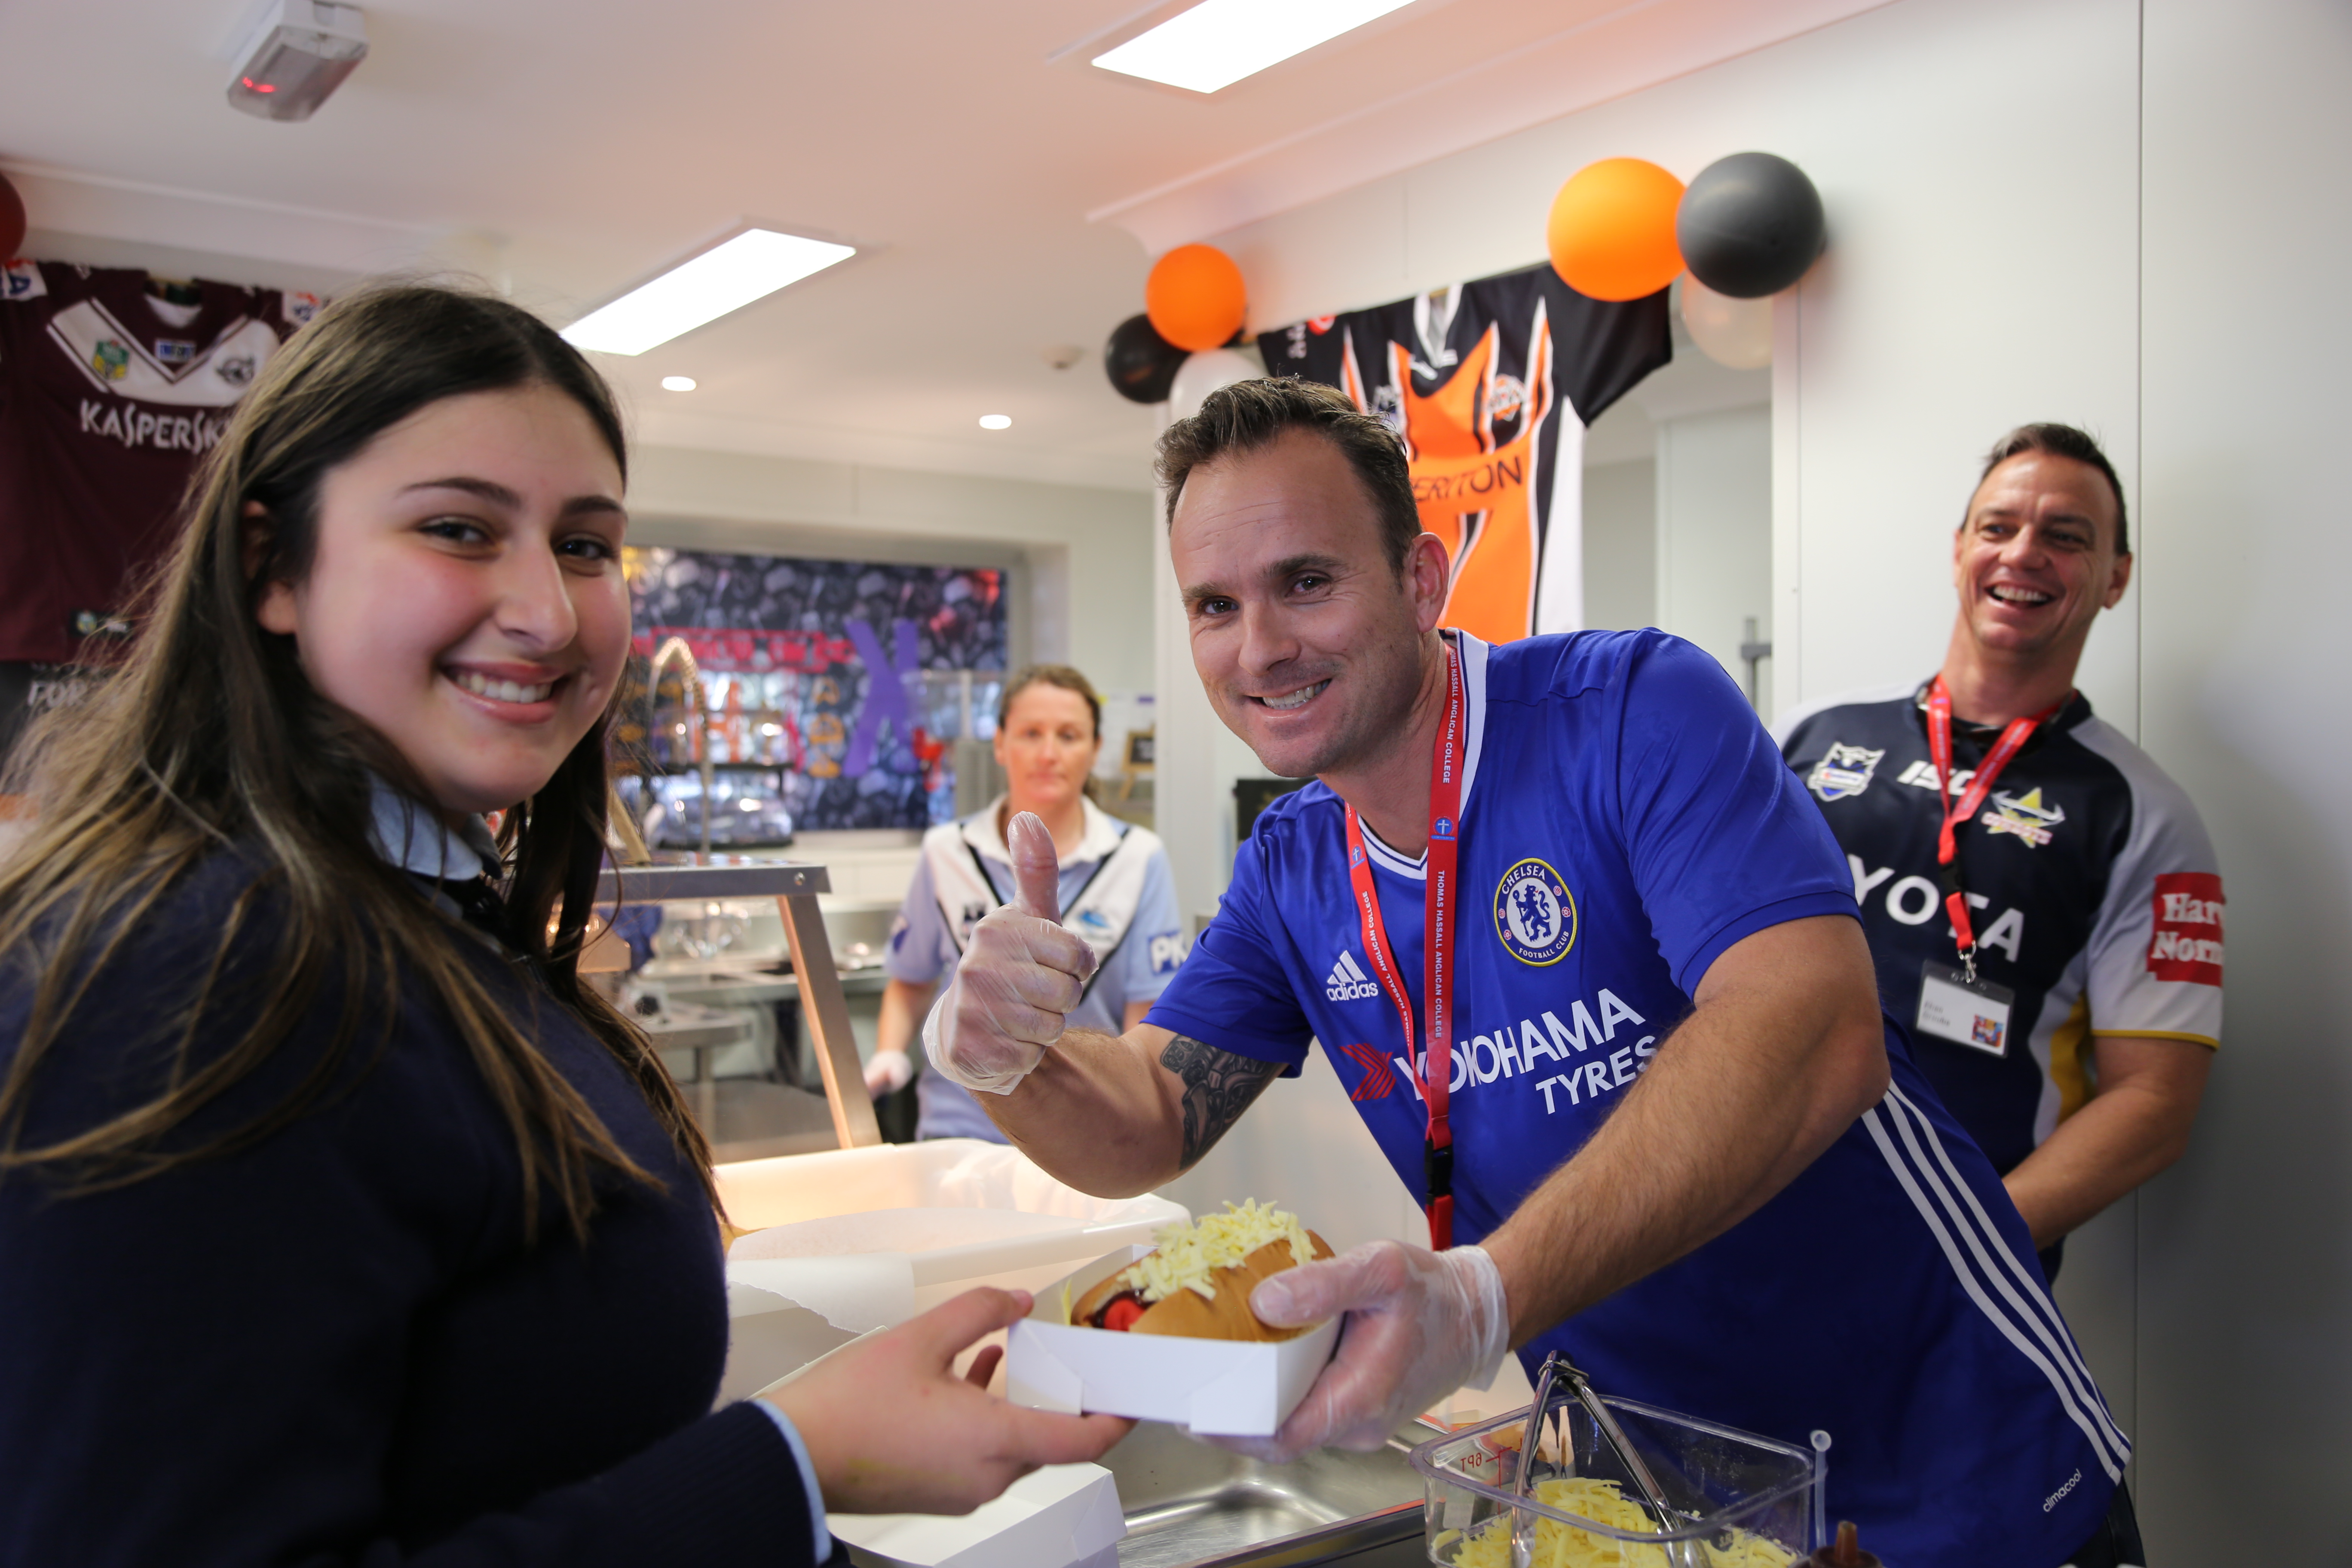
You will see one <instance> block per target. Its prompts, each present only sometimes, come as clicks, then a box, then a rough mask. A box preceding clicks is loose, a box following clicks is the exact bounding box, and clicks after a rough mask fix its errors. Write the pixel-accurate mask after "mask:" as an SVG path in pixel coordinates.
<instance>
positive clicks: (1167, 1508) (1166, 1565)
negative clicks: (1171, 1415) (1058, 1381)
mask: <svg viewBox="0 0 2352 1568" xmlns="http://www.w3.org/2000/svg"><path fill="white" fill-rule="evenodd" d="M1430 1435H1431V1434H1429V1433H1420V1434H1418V1435H1417V1436H1415V1437H1414V1441H1419V1440H1420V1437H1421V1436H1430ZM1411 1449H1412V1443H1410V1442H1407V1441H1405V1440H1404V1439H1403V1438H1402V1437H1392V1438H1391V1439H1390V1440H1389V1447H1386V1448H1383V1449H1381V1450H1380V1451H1379V1452H1378V1453H1371V1454H1352V1453H1349V1452H1346V1451H1345V1450H1342V1449H1338V1448H1327V1449H1325V1450H1323V1451H1322V1452H1320V1453H1316V1454H1309V1455H1307V1457H1306V1458H1303V1459H1299V1460H1297V1461H1296V1462H1295V1463H1292V1464H1287V1465H1269V1464H1266V1463H1265V1462H1263V1461H1261V1460H1257V1459H1252V1458H1244V1457H1243V1456H1242V1455H1239V1454H1234V1453H1229V1452H1227V1451H1226V1450H1225V1449H1223V1448H1213V1447H1209V1446H1208V1445H1207V1444H1205V1443H1196V1442H1194V1441H1193V1440H1192V1438H1190V1437H1187V1436H1184V1435H1183V1434H1182V1433H1181V1432H1179V1431H1177V1430H1176V1428H1174V1427H1172V1426H1164V1425H1160V1424H1159V1423H1156V1422H1146V1423H1144V1424H1143V1425H1142V1426H1138V1427H1137V1428H1136V1429H1135V1430H1134V1431H1132V1432H1130V1433H1129V1434H1128V1435H1127V1436H1125V1437H1123V1438H1121V1439H1120V1440H1119V1442H1118V1445H1117V1446H1116V1447H1113V1448H1112V1449H1111V1451H1110V1452H1109V1453H1108V1454H1107V1455H1105V1456H1104V1457H1103V1459H1102V1463H1103V1464H1104V1465H1106V1466H1108V1468H1109V1469H1110V1471H1111V1473H1112V1474H1113V1475H1115V1476H1117V1477H1118V1497H1119V1505H1120V1507H1122V1508H1123V1509H1124V1510H1126V1512H1127V1531H1128V1533H1127V1539H1126V1540H1124V1541H1122V1542H1119V1547H1118V1561H1119V1568H1180V1565H1181V1568H1209V1565H1211V1564H1214V1565H1215V1568H1276V1564H1282V1565H1290V1564H1305V1563H1348V1564H1349V1565H1350V1568H1391V1565H1394V1568H1404V1565H1406V1564H1416V1565H1417V1564H1422V1563H1424V1562H1425V1561H1426V1559H1425V1557H1424V1554H1423V1550H1422V1510H1421V1500H1422V1485H1421V1478H1420V1477H1419V1476H1418V1475H1417V1474H1415V1473H1414V1471H1413V1468H1412V1465H1411V1464H1409V1463H1408V1462H1407V1461H1406V1459H1405V1455H1406V1454H1407V1453H1408V1452H1410V1451H1411Z"/></svg>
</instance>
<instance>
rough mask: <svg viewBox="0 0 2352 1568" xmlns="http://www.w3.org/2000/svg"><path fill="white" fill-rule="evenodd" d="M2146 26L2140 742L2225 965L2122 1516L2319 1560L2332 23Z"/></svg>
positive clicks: (2334, 350)
mask: <svg viewBox="0 0 2352 1568" xmlns="http://www.w3.org/2000/svg"><path fill="white" fill-rule="evenodd" d="M2146 69H2147V87H2146V100H2145V110H2146V114H2145V122H2144V123H2145V135H2146V142H2145V158H2146V162H2145V165H2144V184H2143V187H2142V188H2143V192H2144V197H2143V200H2144V205H2143V208H2142V217H2143V221H2144V223H2145V225H2146V231H2145V232H2146V240H2145V246H2144V249H2143V251H2142V261H2141V272H2140V278H2141V280H2142V281H2141V286H2142V290H2143V292H2142V298H2141V323H2142V334H2143V335H2142V343H2143V351H2142V352H2143V354H2144V358H2143V361H2142V370H2143V389H2144V395H2145V398H2146V401H2145V404H2144V405H2143V408H2144V424H2143V426H2142V428H2141V441H2140V450H2141V452H2142V454H2143V457H2142V459H2141V486H2142V488H2141V490H2140V515H2139V527H2140V534H2141V539H2142V541H2143V544H2142V547H2141V570H2142V573H2143V576H2142V581H2141V584H2140V588H2139V594H2140V596H2141V597H2140V605H2141V611H2140V613H2141V617H2142V628H2143V633H2144V640H2143V647H2144V648H2145V656H2144V662H2143V667H2142V668H2143V676H2142V681H2141V686H2140V691H2141V730H2142V738H2143V741H2144V742H2145V743H2146V744H2147V746H2148V747H2149V749H2151V750H2152V751H2154V752H2156V754H2157V755H2158V758H2160V759H2161V760H2162V761H2163V762H2164V763H2165V765H2166V766H2167V767H2168V768H2170V769H2171V770H2172V771H2173V773H2174V775H2175V776H2176V777H2178V778H2179V780H2180V782H2181V783H2182V784H2185V785H2186V786H2188V788H2189V791H2190V792H2191V793H2192V794H2193V795H2195V796H2196V797H2197V801H2198V804H2199V805H2200V807H2202V809H2203V811H2204V815H2205V820H2206V823H2207V825H2208V826H2210V828H2211V829H2212V831H2213V837H2214V838H2215V840H2216V842H2217V843H2218V845H2219V847H2220V849H2221V863H2222V868H2223V871H2224V874H2225V876H2226V878H2227V882H2226V886H2227V888H2228V891H2229V896H2230V909H2229V922H2230V923H2229V932H2228V934H2229V938H2230V956H2231V960H2232V963H2231V968H2230V1001H2229V1007H2230V1014H2229V1026H2228V1032H2229V1039H2228V1042H2227V1044H2226V1046H2225V1047H2224V1049H2223V1052H2222V1055H2221V1060H2220V1062H2219V1064H2218V1065H2217V1067H2216V1068H2215V1071H2214V1074H2213V1087H2212V1089H2211V1091H2210V1095H2209V1096H2208V1100H2207V1104H2206V1110H2205V1113H2204V1117H2203V1119H2202V1121H2201V1123H2200V1127H2199V1129H2198V1135H2197V1142H2196V1145H2195V1147H2193V1148H2192V1149H2191V1150H2190V1152H2189V1157H2188V1158H2187V1159H2186V1160H2184V1161H2183V1162H2182V1163H2180V1165H2179V1166H2178V1167H2176V1168H2175V1169H2174V1170H2173V1171H2172V1172H2170V1173H2168V1174H2167V1175H2165V1176H2164V1177H2162V1178H2160V1179H2159V1180H2158V1182H2157V1183H2155V1184H2153V1185H2152V1186H2150V1187H2149V1188H2148V1189H2147V1192H2146V1194H2144V1196H2143V1198H2142V1200H2141V1203H2140V1205H2139V1215H2138V1220H2139V1223H2138V1227H2137V1250H2138V1261H2139V1268H2138V1279H2139V1291H2138V1309H2139V1335H2138V1352H2139V1366H2138V1373H2139V1390H2140V1405H2139V1413H2140V1432H2139V1436H2140V1439H2141V1444H2142V1448H2141V1456H2142V1457H2141V1459H2140V1476H2141V1496H2142V1499H2143V1501H2142V1505H2141V1509H2142V1513H2143V1515H2144V1516H2145V1517H2146V1519H2147V1522H2148V1526H2149V1529H2150V1531H2151V1532H2152V1534H2154V1535H2156V1536H2157V1537H2158V1538H2159V1539H2162V1540H2164V1541H2165V1542H2166V1543H2167V1546H2168V1553H2169V1555H2168V1559H2167V1561H2168V1562H2179V1563H2223V1562H2233V1561H2245V1560H2247V1558H2248V1557H2249V1556H2252V1555H2259V1556H2261V1557H2262V1558H2263V1559H2264V1560H2265V1561H2270V1562H2278V1563H2288V1562H2294V1563H2343V1562H2346V1561H2347V1559H2352V1548H2347V1545H2346V1544H2345V1536H2344V1532H2343V1527H2342V1526H2341V1525H2340V1524H2338V1523H2336V1521H2334V1520H2333V1519H2331V1518H2330V1517H2329V1516H2331V1515H2333V1514H2335V1513H2336V1512H2338V1511H2339V1509H2338V1508H2337V1507H2336V1506H2334V1505H2335V1504H2336V1500H2340V1499H2341V1498H2342V1497H2343V1496H2344V1495H2345V1491H2346V1483H2345V1476H2346V1474H2347V1470H2352V1433H2347V1425H2346V1420H2345V1415H2344V1412H2345V1410H2346V1409H2347V1405H2352V1215H2347V1194H2352V1152H2347V1151H2352V1144H2347V1139H2346V1136H2345V1131H2344V1129H2345V1125H2346V1122H2347V1118H2352V1022H2347V1020H2352V983H2347V955H2352V822H2348V821H2347V816H2346V812H2345V805H2344V784H2343V781H2344V780H2345V779H2346V778H2347V777H2352V733H2347V727H2346V726H2347V721H2352V703H2347V700H2346V698H2345V694H2344V686H2343V671H2344V669H2345V667H2346V662H2347V661H2346V657H2345V650H2344V635H2345V631H2346V628H2347V624H2352V616H2347V614H2346V612H2345V608H2344V594H2345V584H2346V583H2347V580H2352V517H2348V516H2347V511H2352V505H2347V500H2346V496H2347V491H2346V488H2345V480H2344V463H2343V451H2344V427H2345V421H2346V415H2347V398H2346V395H2345V393H2344V390H2343V367H2344V366H2345V364H2346V363H2347V362H2352V300H2348V299H2347V293H2346V291H2345V289H2343V288H2342V287H2341V285H2340V284H2339V283H2337V282H2336V276H2337V274H2339V273H2340V271H2341V270H2342V258H2344V257H2345V256H2346V255H2347V250H2348V249H2352V205H2347V201H2346V199H2345V195H2344V174H2343V159H2344V156H2345V153H2346V151H2347V149H2352V91H2347V83H2352V9H2347V7H2346V6H2345V5H2342V4H2341V3H2340V0H2239V3H2238V4H2235V5H2227V6H2218V7H2217V6H2212V5H2205V4H2200V3H2199V0H2148V5H2147V66H2146ZM2257 255H2259V256H2260V257H2262V258H2270V260H2269V262H2268V263H2267V264H2265V263H2263V262H2258V261H2257V260H2256V259H2255V258H2256V257H2257ZM2323 1500H2325V1501H2323ZM2257 1540H2258V1541H2260V1542H2261V1549H2260V1550H2259V1552H2256V1551H2254V1550H2253V1549H2252V1547H2251V1545H2250V1542H2253V1541H2257Z"/></svg>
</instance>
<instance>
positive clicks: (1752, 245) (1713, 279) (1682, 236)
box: [1675, 153, 1829, 300]
mask: <svg viewBox="0 0 2352 1568" xmlns="http://www.w3.org/2000/svg"><path fill="white" fill-rule="evenodd" d="M1675 243H1677V244H1678V245H1680V246H1681V247H1682V252H1683V262H1684V265H1685V266H1687V267H1688V268H1690V271H1691V276H1692V277H1694V278H1696V279H1698V280H1699V281H1700V282H1702V283H1704V284H1706V286H1707V287H1708V288H1710V289H1714V290H1715V291H1716V292H1717V293H1718V294H1728V295H1729V296H1731V298H1733V299H1735V300H1760V299H1762V298H1763V297H1764V296H1765V295H1767V294H1778V293H1779V292H1780V290H1781V289H1786V288H1787V287H1788V286H1789V285H1790V284H1791V283H1794V282H1795V281H1796V280H1797V279H1800V278H1802V277H1803V276H1804V275H1805V268H1808V267H1811V265H1812V264H1813V258H1815V257H1817V256H1819V255H1821V253H1822V247H1823V246H1825V245H1827V244H1828V243H1829V230H1828V227H1827V226H1826V225H1825V224H1824V223H1823V222H1822V194H1821V193H1820V192H1819V191H1817V190H1815V189H1813V183H1812V181H1811V180H1809V179H1807V178H1805V172H1804V171H1803V170H1802V169H1800V168H1799V167H1797V165H1795V164H1794V163H1790V162H1789V160H1787V159H1786V158H1780V157H1775V156H1774V155H1773V154H1771V153H1733V154H1732V155H1731V156H1730V157H1728V158H1718V159H1717V160H1716V161H1715V162H1714V163H1709V164H1708V165H1707V166H1706V168H1704V169H1701V170H1700V171H1699V172H1698V177H1697V178H1696V179H1694V180H1693V181H1691V183H1690V187H1689V189H1687V190H1685V191H1684V192H1683V200H1682V205H1681V206H1680V207H1678V208H1676V209H1675Z"/></svg>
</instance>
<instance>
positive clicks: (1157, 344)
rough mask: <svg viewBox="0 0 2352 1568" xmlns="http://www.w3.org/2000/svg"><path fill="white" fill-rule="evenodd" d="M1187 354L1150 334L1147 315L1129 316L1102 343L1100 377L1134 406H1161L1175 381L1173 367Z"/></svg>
mask: <svg viewBox="0 0 2352 1568" xmlns="http://www.w3.org/2000/svg"><path fill="white" fill-rule="evenodd" d="M1189 357H1191V356H1189V355H1188V354H1186V353H1185V352H1184V351H1183V350H1182V349H1180V348H1178V347H1177V346H1176V345H1175V344H1174V343H1171V342H1169V341H1168V340H1167V339H1166V338H1163V337H1161V336H1160V334H1159V333H1158V332H1156V331H1153V330H1152V327H1151V318H1150V317H1149V316H1129V318H1128V319H1127V320H1126V321H1121V322H1120V323H1119V324H1118V328H1117V329H1116V330H1115V331H1112V333H1111V335H1110V342H1107V343H1105V344H1103V374H1106V375H1108V376H1109V377H1110V384H1112V385H1113V386H1115V387H1117V388H1118V394H1119V395H1120V396H1121V397H1125V398H1129V399H1131V400H1133V401H1134V402H1137V403H1165V402H1167V401H1168V388H1169V387H1170V386H1171V384H1173V383H1174V382H1175V380H1176V367H1177V366H1179V365H1181V364H1182V363H1184V361H1185V360H1186V359H1188V358H1189Z"/></svg>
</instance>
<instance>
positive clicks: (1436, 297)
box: [1257, 265, 1674, 642]
mask: <svg viewBox="0 0 2352 1568" xmlns="http://www.w3.org/2000/svg"><path fill="white" fill-rule="evenodd" d="M1257 342H1258V348H1259V351H1260V352H1261V353H1263V354H1264V355H1265V368H1266V374H1269V375H1296V376H1301V377H1304V378H1305V379H1307V380H1308V381H1319V382H1322V383H1324V384H1327V385H1330V386H1336V387H1339V389H1340V390H1341V391H1343V392H1345V393H1347V395H1349V397H1350V398H1352V399H1353V400H1354V401H1355V404H1356V406H1357V407H1359V408H1361V409H1364V410H1366V411H1368V412H1370V413H1373V414H1377V415H1379V416H1380V417H1381V419H1383V420H1384V421H1386V422H1387V424H1388V425H1389V426H1390V428H1391V429H1393V430H1394V431H1396V432H1397V434H1398V435H1399V436H1400V437H1402V438H1403V440H1404V444H1405V451H1406V455H1407V457H1408V458H1409V459H1410V461H1411V464H1412V488H1413V495H1414V498H1415V500H1418V501H1419V503H1420V507H1421V521H1422V526H1423V527H1424V528H1426V529H1427V530H1429V531H1430V532H1432V533H1434V534H1436V535H1437V536H1438V537H1439V538H1441V539H1443V540H1444V541H1445V543H1446V548H1447V549H1448V550H1449V551H1451V552H1453V556H1454V580H1453V587H1452V592H1451V594H1450V595H1449V596H1448V598H1447V601H1446V606H1445V624H1446V625H1447V626H1460V627H1462V628H1463V629H1464V630H1465V631H1467V632H1470V633H1472V634H1473V635H1475V636H1476V637H1483V638H1485V639H1486V640H1487V641H1489V642H1509V641H1511V640H1513V639H1515V638H1517V637H1526V636H1528V635H1529V634H1530V633H1533V632H1568V631H1576V630H1579V629H1580V627H1581V626H1582V625H1583V607H1584V583H1583V529H1582V527H1581V516H1582V503H1583V494H1584V489H1583V486H1584V432H1585V428H1586V426H1590V425H1591V423H1592V422H1593V421H1594V420H1595V419H1597V418H1599V417H1600V416H1601V411H1602V410H1604V409H1606V408H1607V407H1608V406H1609V405H1611V404H1612V403H1614V402H1616V401H1617V399H1618V398H1619V397H1621V396H1622V395H1624V394H1625V392H1626V390H1627V389H1628V388H1630V387H1632V386H1633V384H1635V383H1636V382H1639V381H1640V380H1641V379H1642V378H1643V376H1645V375H1647V374H1650V373H1651V372H1652V371H1654V370H1655V369H1657V368H1658V367H1659V366H1660V365H1663V364H1664V363H1667V362H1668V361H1669V360H1671V359H1672V358H1673V357H1674V342H1673V339H1672V337H1671V335H1670V333H1669V329H1668V326H1667V321H1666V296H1665V294H1664V291H1663V290H1661V291H1660V292H1658V293H1656V294H1654V295H1651V296H1650V297H1648V298H1647V299H1643V300H1629V301H1627V302H1625V303H1622V304H1610V303H1606V302H1604V301H1602V300H1592V299H1588V298H1586V297H1585V296H1584V295H1582V294H1580V293H1578V292H1577V291H1576V290H1575V289H1570V287H1569V286H1568V285H1567V284H1565V283H1563V282H1561V281H1560V279H1559V274H1558V273H1556V272H1554V271H1553V270H1552V269H1551V268H1550V267H1549V265H1544V266H1538V267H1529V268H1522V269H1521V270H1519V271H1517V272H1506V273H1502V274H1500V275H1499V276H1496V277H1493V278H1481V279H1476V280H1475V281H1474V282H1469V283H1457V284H1455V285H1454V286H1453V287H1452V288H1450V289H1440V290H1438V291H1436V292H1435V293H1433V294H1421V295H1415V296H1414V297H1413V298H1412V299H1410V300H1397V301H1396V302H1394V303H1393V304H1388V305H1379V306H1375V307H1373V308H1372V309H1370V310H1350V311H1349V312H1347V313H1346V314H1344V315H1337V316H1318V317H1316V318H1315V319H1313V320H1312V321H1295V322H1293V323H1292V324H1291V325H1289V326H1287V327H1282V328H1279V329H1277V330H1276V331H1270V332H1265V333H1262V334H1260V336H1259V338H1258V340H1257Z"/></svg>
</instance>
